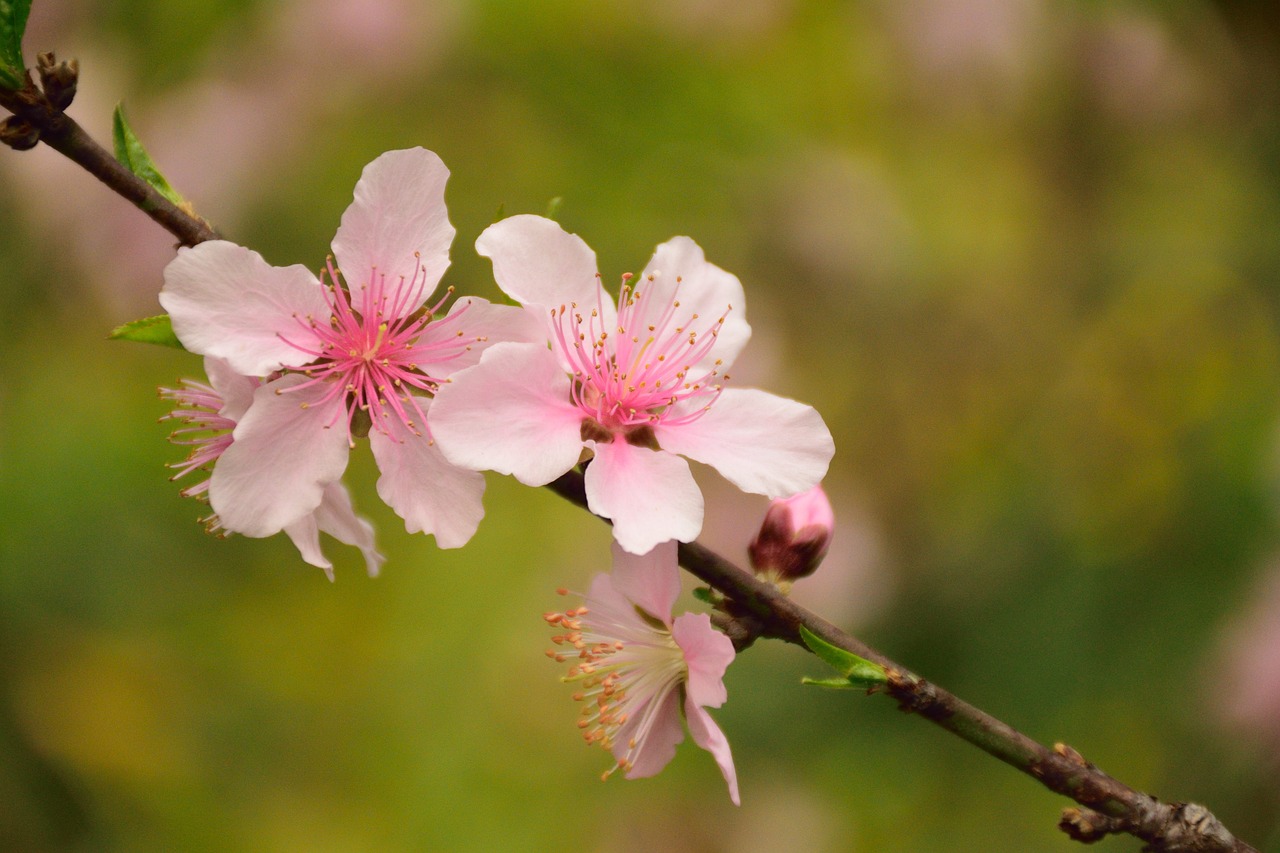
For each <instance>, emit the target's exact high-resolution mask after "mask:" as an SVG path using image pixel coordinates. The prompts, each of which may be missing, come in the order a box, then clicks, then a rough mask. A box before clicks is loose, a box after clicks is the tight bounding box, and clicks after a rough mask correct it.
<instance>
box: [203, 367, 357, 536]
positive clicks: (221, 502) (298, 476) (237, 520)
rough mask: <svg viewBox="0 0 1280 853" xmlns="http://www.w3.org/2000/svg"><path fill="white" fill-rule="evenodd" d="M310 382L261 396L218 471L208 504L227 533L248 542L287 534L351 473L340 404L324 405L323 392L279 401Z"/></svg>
mask: <svg viewBox="0 0 1280 853" xmlns="http://www.w3.org/2000/svg"><path fill="white" fill-rule="evenodd" d="M306 381H307V379H306V377H305V376H301V375H298V374H290V375H288V376H285V377H282V378H281V379H277V380H276V381H274V382H271V383H268V384H266V385H263V386H262V387H261V388H259V389H258V390H257V391H256V392H255V393H254V395H253V404H252V405H251V406H250V407H249V411H248V412H246V413H245V415H244V417H243V418H241V420H240V423H239V424H238V425H237V426H236V429H235V432H234V433H232V435H233V436H234V438H235V441H233V442H232V444H231V446H230V447H228V448H227V449H226V451H224V452H223V454H222V457H221V458H220V459H219V460H218V464H217V465H215V466H214V468H213V475H212V476H211V477H210V480H209V503H210V504H211V505H212V507H213V510H214V512H216V513H217V514H218V518H219V519H221V521H222V526H223V527H225V528H227V529H228V530H231V531H234V532H236V533H242V534H244V535H245V536H270V535H271V534H273V533H277V532H279V531H280V530H283V529H284V527H285V526H286V525H288V524H292V523H293V522H295V521H297V520H298V519H300V518H302V517H303V516H304V515H307V514H309V513H312V512H315V510H316V508H317V507H318V506H320V501H321V500H322V499H323V497H324V489H325V486H326V485H327V484H329V483H332V482H333V481H335V480H337V479H338V478H339V477H341V476H342V472H343V471H344V470H345V469H346V467H347V455H348V447H347V428H346V422H345V420H344V417H345V413H344V412H343V411H342V408H341V404H342V400H341V398H340V397H339V398H336V399H335V400H333V401H330V402H329V403H327V404H320V402H319V400H320V397H321V396H322V395H323V394H324V393H326V392H327V391H328V390H329V389H328V388H326V387H324V386H323V385H320V386H312V387H310V388H303V389H300V390H297V391H292V392H286V393H282V394H277V393H276V391H277V390H282V391H283V390H285V389H288V388H292V387H293V386H296V385H300V384H302V383H303V382H306ZM304 403H305V404H308V405H307V407H305V408H304V407H303V404H304ZM335 417H336V419H337V421H336V423H333V422H334V419H335ZM331 423H332V424H333V425H332V426H328V425H329V424H331Z"/></svg>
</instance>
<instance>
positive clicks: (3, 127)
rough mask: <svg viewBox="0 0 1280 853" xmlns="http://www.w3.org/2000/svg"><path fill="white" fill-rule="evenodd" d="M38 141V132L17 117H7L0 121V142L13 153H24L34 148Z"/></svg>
mask: <svg viewBox="0 0 1280 853" xmlns="http://www.w3.org/2000/svg"><path fill="white" fill-rule="evenodd" d="M39 141H40V131H39V130H37V129H36V128H34V127H32V126H31V125H30V124H28V123H27V122H26V121H25V120H24V119H20V118H18V117H17V116H9V117H8V118H7V119H5V120H4V121H0V142H3V143H4V144H5V145H8V146H9V147H10V148H12V149H13V150H14V151H26V150H27V149H29V148H35V147H36V143H38V142H39Z"/></svg>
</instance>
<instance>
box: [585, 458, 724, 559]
mask: <svg viewBox="0 0 1280 853" xmlns="http://www.w3.org/2000/svg"><path fill="white" fill-rule="evenodd" d="M588 446H594V448H595V459H593V460H591V464H590V465H588V466H587V474H586V487H587V505H588V506H589V507H590V508H591V511H592V512H594V513H595V514H596V515H601V516H604V517H605V518H608V519H612V520H613V538H614V539H615V540H617V542H618V544H619V545H621V546H622V547H623V548H624V549H626V550H627V551H630V552H631V553H633V554H644V553H646V552H648V551H651V550H653V548H654V547H655V546H656V545H658V543H660V542H666V541H667V540H668V539H678V540H679V541H681V542H691V541H693V540H694V539H695V538H697V536H698V533H699V532H700V531H701V530H702V492H700V491H699V490H698V485H697V483H695V482H694V481H693V474H691V473H690V472H689V463H687V462H685V461H684V460H683V459H681V458H680V457H678V456H674V455H672V454H670V453H664V452H663V451H660V450H650V449H649V448H647V447H636V446H634V445H631V444H627V443H626V442H625V441H622V440H617V441H613V442H610V443H608V444H604V443H597V442H588Z"/></svg>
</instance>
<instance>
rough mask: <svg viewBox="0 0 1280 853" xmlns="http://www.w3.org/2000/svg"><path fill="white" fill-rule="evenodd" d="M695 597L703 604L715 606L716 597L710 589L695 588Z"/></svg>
mask: <svg viewBox="0 0 1280 853" xmlns="http://www.w3.org/2000/svg"><path fill="white" fill-rule="evenodd" d="M693 597H694V598H696V599H698V600H699V601H701V602H702V603H703V604H715V603H716V597H715V593H713V592H712V591H711V589H710V587H705V586H695V587H694V588H693Z"/></svg>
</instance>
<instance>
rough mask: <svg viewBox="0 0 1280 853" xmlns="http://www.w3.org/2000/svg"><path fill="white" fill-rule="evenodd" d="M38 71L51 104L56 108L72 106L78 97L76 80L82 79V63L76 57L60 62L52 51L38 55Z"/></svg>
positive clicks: (45, 94) (61, 108)
mask: <svg viewBox="0 0 1280 853" xmlns="http://www.w3.org/2000/svg"><path fill="white" fill-rule="evenodd" d="M36 71H37V72H39V74H40V86H41V87H42V88H43V89H44V96H45V98H47V99H48V101H49V103H50V105H52V106H53V108H54V109H56V110H65V109H66V108H67V107H69V106H71V102H72V101H73V100H75V97H76V82H77V81H78V80H79V79H80V63H79V62H77V61H76V60H74V59H72V60H71V61H70V62H66V61H64V62H59V61H58V58H57V57H56V56H54V55H53V53H52V51H50V52H48V53H42V54H40V55H39V56H37V57H36Z"/></svg>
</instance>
